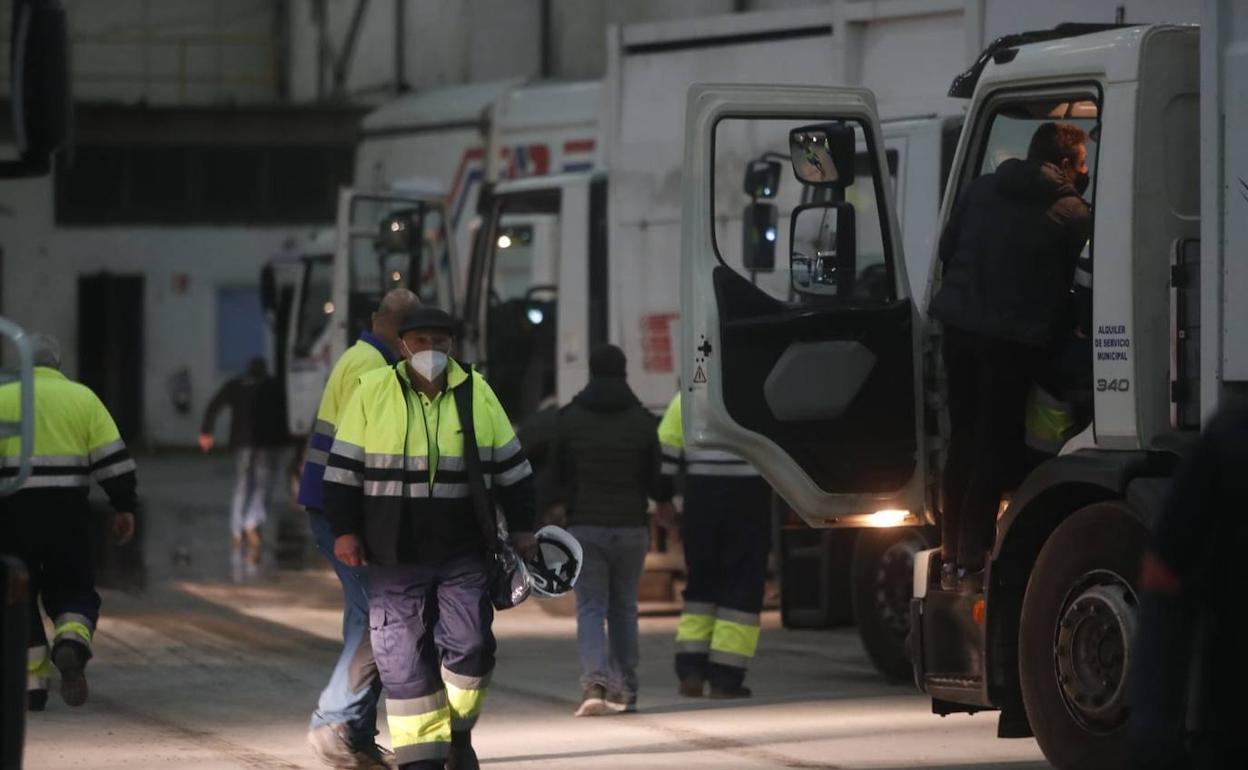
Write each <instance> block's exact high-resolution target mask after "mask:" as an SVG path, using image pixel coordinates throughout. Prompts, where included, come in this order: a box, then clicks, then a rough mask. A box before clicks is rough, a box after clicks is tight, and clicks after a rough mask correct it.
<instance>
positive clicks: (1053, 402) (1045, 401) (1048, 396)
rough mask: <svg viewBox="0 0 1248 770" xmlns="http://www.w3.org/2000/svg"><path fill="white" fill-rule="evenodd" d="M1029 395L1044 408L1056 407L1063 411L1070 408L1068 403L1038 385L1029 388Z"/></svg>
mask: <svg viewBox="0 0 1248 770" xmlns="http://www.w3.org/2000/svg"><path fill="white" fill-rule="evenodd" d="M1031 395H1032V397H1033V398H1034V399H1036V403H1037V404H1039V405H1040V406H1042V407H1044V408H1046V409H1058V410H1061V411H1063V412H1064V411H1066V410H1067V409H1070V404H1068V403H1066V402H1065V401H1062V400H1061V399H1060V398H1056V397H1055V396H1054V395H1053V394H1052V393H1050V392H1049V391H1047V390H1045V389H1044V388H1041V387H1039V386H1036V387H1033V388H1032V389H1031Z"/></svg>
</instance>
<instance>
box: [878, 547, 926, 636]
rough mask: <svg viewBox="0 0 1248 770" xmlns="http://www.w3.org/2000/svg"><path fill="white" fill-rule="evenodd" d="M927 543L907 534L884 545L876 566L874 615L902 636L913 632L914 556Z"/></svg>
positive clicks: (884, 625)
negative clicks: (911, 614)
mask: <svg viewBox="0 0 1248 770" xmlns="http://www.w3.org/2000/svg"><path fill="white" fill-rule="evenodd" d="M925 547H926V544H925V543H923V542H922V541H921V540H920V539H919V538H918V537H916V536H914V535H912V534H908V535H906V536H905V537H903V538H902V539H901V540H898V541H897V542H895V543H893V544H892V545H890V546H889V547H888V548H886V549H884V552H883V553H882V554H880V559H879V561H877V562H876V567H875V592H874V596H875V615H876V617H877V618H879V621H880V624H881V625H882V626H883V627H884V628H885V629H886V630H887V631H888V632H889V633H890V634H893V635H895V636H896V637H897V638H899V639H904V638H905V636H906V634H908V633H909V632H910V599H911V597H912V596H913V594H914V557H915V556H916V555H918V553H919V551H922V550H923V549H924V548H925Z"/></svg>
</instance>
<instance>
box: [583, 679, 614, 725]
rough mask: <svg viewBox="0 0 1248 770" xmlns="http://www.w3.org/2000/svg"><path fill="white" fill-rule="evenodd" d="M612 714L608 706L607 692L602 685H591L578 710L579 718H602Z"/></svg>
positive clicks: (587, 688)
mask: <svg viewBox="0 0 1248 770" xmlns="http://www.w3.org/2000/svg"><path fill="white" fill-rule="evenodd" d="M610 713H612V711H611V707H610V706H608V705H607V690H606V688H605V687H603V686H602V685H600V684H591V685H590V686H589V687H586V688H585V692H584V695H583V697H582V698H581V705H580V707H579V708H577V710H576V714H575V716H578V717H600V716H605V715H607V714H610Z"/></svg>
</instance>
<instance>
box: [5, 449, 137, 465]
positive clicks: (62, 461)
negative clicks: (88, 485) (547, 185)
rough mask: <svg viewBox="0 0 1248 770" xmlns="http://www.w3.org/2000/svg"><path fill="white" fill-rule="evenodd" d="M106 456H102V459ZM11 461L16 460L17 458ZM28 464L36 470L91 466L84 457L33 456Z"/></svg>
mask: <svg viewBox="0 0 1248 770" xmlns="http://www.w3.org/2000/svg"><path fill="white" fill-rule="evenodd" d="M109 454H112V452H109ZM107 456H108V455H104V457H107ZM13 459H14V461H16V460H17V458H13ZM100 459H103V458H100ZM13 464H14V465H16V464H17V463H16V462H14V463H13ZM30 464H31V465H32V466H34V467H36V468H85V467H87V466H88V465H90V464H91V461H90V460H88V459H87V456H86V455H34V456H33V457H31V458H30Z"/></svg>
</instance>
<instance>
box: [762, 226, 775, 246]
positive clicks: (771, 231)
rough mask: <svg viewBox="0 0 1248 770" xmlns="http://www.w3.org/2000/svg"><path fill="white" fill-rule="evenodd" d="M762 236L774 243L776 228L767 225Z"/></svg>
mask: <svg viewBox="0 0 1248 770" xmlns="http://www.w3.org/2000/svg"><path fill="white" fill-rule="evenodd" d="M763 237H764V238H766V239H767V240H768V241H771V242H772V243H775V242H776V228H774V227H768V228H767V231H766V232H765V233H763Z"/></svg>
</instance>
